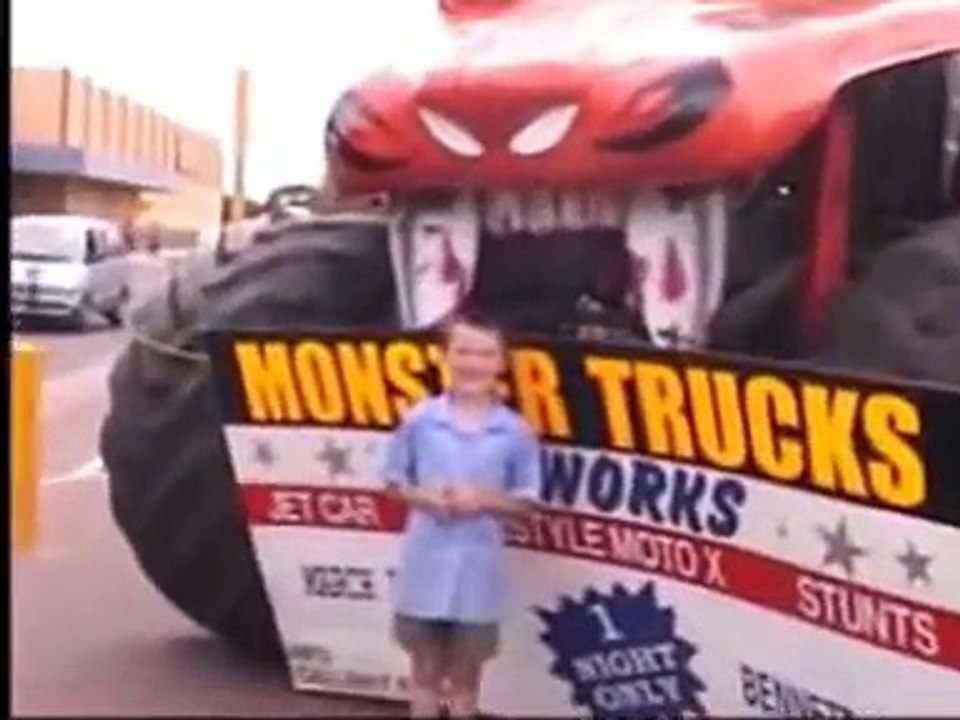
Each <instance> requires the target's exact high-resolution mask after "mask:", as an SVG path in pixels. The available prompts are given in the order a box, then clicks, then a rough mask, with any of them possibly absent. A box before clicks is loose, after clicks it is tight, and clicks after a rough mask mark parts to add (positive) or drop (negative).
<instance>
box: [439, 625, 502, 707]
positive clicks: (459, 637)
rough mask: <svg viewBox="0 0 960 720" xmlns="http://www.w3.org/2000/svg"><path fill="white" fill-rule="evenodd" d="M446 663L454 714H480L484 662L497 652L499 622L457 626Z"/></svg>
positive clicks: (450, 700) (449, 694)
mask: <svg viewBox="0 0 960 720" xmlns="http://www.w3.org/2000/svg"><path fill="white" fill-rule="evenodd" d="M453 632H454V637H453V639H452V641H451V650H452V651H451V652H450V654H449V656H448V657H447V662H446V666H445V668H444V669H445V674H446V680H447V682H448V692H447V697H448V698H449V707H450V716H451V717H455V718H472V717H476V716H477V713H478V711H479V709H478V707H477V700H478V698H479V695H480V680H481V677H482V673H483V665H484V663H485V662H486V661H487V660H489V659H490V658H492V657H493V656H494V655H495V654H496V652H497V644H498V640H499V631H498V628H497V626H496V625H457V626H456V628H455V630H454V631H453Z"/></svg>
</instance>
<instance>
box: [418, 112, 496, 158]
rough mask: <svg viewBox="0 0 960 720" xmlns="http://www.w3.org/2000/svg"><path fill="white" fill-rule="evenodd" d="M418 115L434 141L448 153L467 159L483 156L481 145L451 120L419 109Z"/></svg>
mask: <svg viewBox="0 0 960 720" xmlns="http://www.w3.org/2000/svg"><path fill="white" fill-rule="evenodd" d="M418 114H419V115H420V120H421V122H423V124H424V126H426V128H427V130H428V131H429V132H430V134H431V135H432V136H433V138H434V140H436V141H437V142H438V143H440V144H441V145H443V146H444V147H445V148H446V149H447V150H449V151H450V152H452V153H455V154H457V155H460V156H462V157H468V158H478V157H480V156H481V155H483V145H481V144H480V142H479V141H478V140H477V139H476V138H475V137H473V135H471V134H470V133H469V132H468V131H466V130H464V129H463V128H462V127H460V126H459V125H457V124H456V123H455V122H453V121H452V120H449V119H448V118H445V117H444V116H443V115H440V114H439V113H435V112H434V111H433V110H427V109H426V108H420V109H419V111H418Z"/></svg>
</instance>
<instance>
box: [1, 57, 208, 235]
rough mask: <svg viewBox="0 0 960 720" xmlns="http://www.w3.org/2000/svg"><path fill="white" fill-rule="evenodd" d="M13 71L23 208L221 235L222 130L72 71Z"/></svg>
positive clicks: (13, 148) (17, 202)
mask: <svg viewBox="0 0 960 720" xmlns="http://www.w3.org/2000/svg"><path fill="white" fill-rule="evenodd" d="M11 73H12V74H11V108H10V113H11V140H10V143H11V144H10V170H11V205H12V210H13V213H14V214H15V215H19V214H27V213H75V214H83V215H93V216H97V217H102V218H108V219H112V220H115V221H117V222H120V223H123V224H124V225H125V226H128V227H131V228H134V229H136V230H137V231H139V234H141V236H142V235H150V236H152V237H155V238H158V239H160V240H161V241H162V242H163V243H164V244H170V245H176V244H187V243H190V242H192V241H194V240H195V239H196V238H197V237H198V236H199V235H206V234H209V233H216V231H217V229H218V226H219V224H220V215H221V201H222V190H221V187H222V175H223V157H222V152H221V148H220V145H219V143H218V142H217V141H216V140H215V139H214V138H211V137H208V136H205V135H203V134H201V133H198V132H196V131H194V130H191V129H190V128H187V127H185V126H183V125H180V124H177V123H175V122H173V121H172V120H170V119H169V118H166V117H164V116H163V115H161V114H159V113H158V112H156V111H155V110H153V109H151V108H148V107H145V106H143V105H141V104H138V103H136V102H133V101H132V100H130V99H128V98H126V97H123V96H120V95H118V94H116V93H112V92H110V91H108V90H106V89H104V88H102V87H98V86H97V85H95V84H94V83H93V82H92V81H91V80H89V79H86V78H82V77H78V76H76V75H75V74H73V73H72V72H70V71H69V70H50V69H40V68H14V69H13V70H12V71H11Z"/></svg>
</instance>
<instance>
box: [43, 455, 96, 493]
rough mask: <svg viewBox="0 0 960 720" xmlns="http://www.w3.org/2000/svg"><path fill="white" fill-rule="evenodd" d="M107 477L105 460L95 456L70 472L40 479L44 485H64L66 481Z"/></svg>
mask: <svg viewBox="0 0 960 720" xmlns="http://www.w3.org/2000/svg"><path fill="white" fill-rule="evenodd" d="M105 477H106V468H105V467H104V465H103V460H102V459H101V458H99V457H95V458H93V459H92V460H89V461H87V462H85V463H84V464H83V465H81V466H80V467H78V468H76V469H74V470H71V471H70V472H66V473H63V474H62V475H57V476H55V477H52V478H44V479H43V480H41V481H40V484H41V485H44V486H46V485H63V484H65V483H73V482H83V481H89V480H103V479H104V478H105Z"/></svg>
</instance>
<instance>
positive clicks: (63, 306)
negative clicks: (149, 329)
mask: <svg viewBox="0 0 960 720" xmlns="http://www.w3.org/2000/svg"><path fill="white" fill-rule="evenodd" d="M10 226H11V227H10V292H11V298H10V300H11V302H10V305H11V309H12V312H13V315H14V317H30V316H32V317H37V316H39V317H47V318H56V319H62V320H66V321H68V322H70V324H71V325H73V326H74V327H76V328H78V329H84V328H86V326H87V324H88V322H89V320H90V319H91V316H92V315H99V316H101V317H103V318H105V319H106V320H107V321H108V322H109V323H110V324H111V325H113V326H119V325H122V324H123V310H124V306H125V305H126V303H127V302H128V300H129V299H130V277H129V274H130V271H129V258H128V252H127V247H126V244H125V243H124V238H123V233H122V232H121V229H120V227H119V226H118V225H117V224H116V223H113V222H110V221H108V220H103V219H100V218H93V217H84V216H79V215H21V216H19V217H15V218H13V219H12V221H11V223H10Z"/></svg>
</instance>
